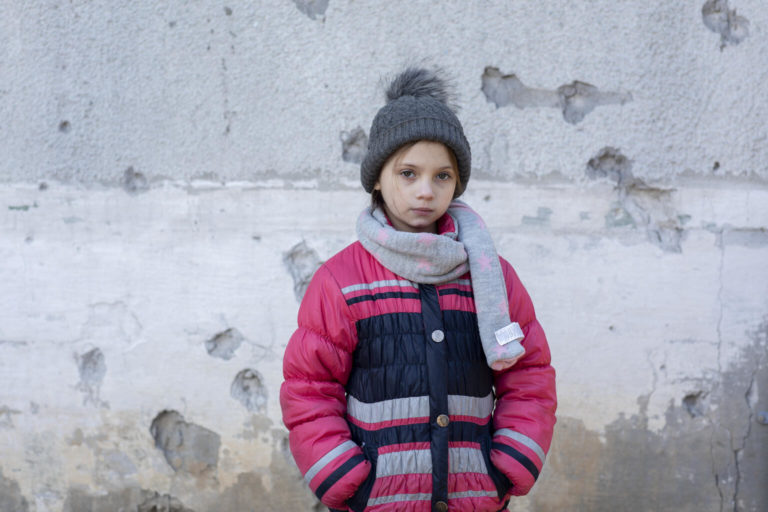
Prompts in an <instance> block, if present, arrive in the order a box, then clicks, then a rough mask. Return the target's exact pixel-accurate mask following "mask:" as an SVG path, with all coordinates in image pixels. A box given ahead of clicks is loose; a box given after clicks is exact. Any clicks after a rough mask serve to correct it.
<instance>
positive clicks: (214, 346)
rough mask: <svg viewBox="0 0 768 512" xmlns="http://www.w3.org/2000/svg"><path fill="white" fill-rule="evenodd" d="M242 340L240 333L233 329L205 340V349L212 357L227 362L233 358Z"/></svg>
mask: <svg viewBox="0 0 768 512" xmlns="http://www.w3.org/2000/svg"><path fill="white" fill-rule="evenodd" d="M244 339H245V338H243V335H242V334H240V331H238V330H237V329H235V328H229V329H227V330H226V331H223V332H220V333H219V334H217V335H216V336H214V337H213V338H211V339H209V340H206V342H205V349H206V350H207V351H208V354H210V355H211V356H213V357H218V358H219V359H225V360H229V359H232V357H234V355H235V351H237V349H238V348H239V347H240V345H241V344H242V343H243V340H244Z"/></svg>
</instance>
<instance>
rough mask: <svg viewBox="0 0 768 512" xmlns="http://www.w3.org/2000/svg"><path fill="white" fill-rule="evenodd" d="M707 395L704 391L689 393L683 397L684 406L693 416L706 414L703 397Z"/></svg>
mask: <svg viewBox="0 0 768 512" xmlns="http://www.w3.org/2000/svg"><path fill="white" fill-rule="evenodd" d="M705 396H706V395H705V394H704V392H703V391H696V392H695V393H689V394H687V395H685V396H684V397H683V407H684V408H685V410H686V411H688V414H689V415H690V416H691V418H696V417H698V416H704V412H705V406H704V403H703V398H704V397H705Z"/></svg>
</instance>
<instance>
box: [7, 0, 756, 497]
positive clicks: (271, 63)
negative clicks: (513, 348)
mask: <svg viewBox="0 0 768 512" xmlns="http://www.w3.org/2000/svg"><path fill="white" fill-rule="evenodd" d="M767 34H768V10H766V9H765V5H764V4H763V3H762V2H759V1H758V0H730V1H728V0H723V1H720V0H717V1H715V0H708V1H706V2H704V1H703V0H699V1H686V2H662V1H660V0H657V1H654V2H639V1H633V2H614V1H609V0H596V1H593V2H566V1H562V0H558V1H556V2H545V3H542V2H533V1H518V2H504V1H489V2H465V1H459V0H452V1H441V2H436V1H427V0H419V1H414V2H404V1H403V2H374V1H360V0H356V1H353V0H326V1H304V0H301V1H300V0H293V1H291V0H280V1H278V0H272V1H269V2H251V3H249V4H247V5H246V4H244V3H241V2H232V3H229V4H227V3H224V4H220V3H216V4H213V3H210V2H179V1H170V2H159V1H145V2H106V1H84V0H71V1H62V0H50V1H42V0H38V1H35V2H21V1H13V0H10V1H5V2H0V121H1V122H0V154H1V155H2V158H0V283H2V293H0V454H2V456H0V511H2V512H6V511H10V512H17V511H25V512H26V511H31V512H42V511H67V512H89V511H110V512H113V511H115V510H126V511H129V510H130V511H140V512H149V511H159V510H163V511H186V512H189V511H194V512H201V511H209V510H217V511H222V512H241V511H251V510H289V511H294V510H295V511H311V510H320V508H319V506H318V505H317V502H316V500H315V499H314V498H313V497H312V496H311V494H310V493H309V491H308V490H306V489H305V487H304V486H303V484H302V481H301V479H300V475H299V474H298V471H297V470H296V469H295V467H294V465H293V462H292V460H291V458H290V455H289V454H288V452H287V448H286V446H287V439H286V432H285V429H284V427H283V426H282V424H281V421H280V410H279V404H278V401H277V396H278V388H279V385H280V382H281V368H280V366H281V355H282V352H283V349H284V346H285V344H286V342H287V340H288V337H289V336H290V334H291V332H292V329H293V327H294V322H295V314H296V310H297V307H298V300H297V299H298V298H299V297H301V295H302V294H303V291H304V289H305V287H306V284H307V280H308V279H309V277H310V276H311V274H312V272H313V271H314V269H315V268H316V266H317V265H318V264H320V262H322V261H323V260H325V259H326V258H328V257H329V256H330V255H332V254H333V253H334V252H335V251H337V250H339V249H341V248H342V247H343V246H344V245H346V244H347V243H349V242H350V241H352V240H353V238H354V229H353V224H354V219H355V217H356V215H357V213H358V211H359V210H360V208H362V206H363V205H364V204H365V203H366V201H367V198H366V197H365V196H364V194H363V192H362V191H361V190H360V186H359V182H358V164H357V162H359V161H360V159H361V158H362V152H363V149H364V147H365V143H366V140H367V135H366V133H367V127H368V126H369V125H370V121H371V119H372V117H373V115H374V113H375V112H376V110H377V109H378V108H379V106H380V105H381V104H382V93H381V89H380V88H377V84H378V82H379V79H380V76H381V75H382V74H386V73H390V72H393V71H396V70H398V69H399V68H400V67H401V66H402V64H404V63H406V62H408V61H412V60H418V59H420V58H424V57H426V58H429V59H430V62H432V63H434V64H438V65H441V66H443V67H444V68H446V69H448V70H449V71H450V72H451V74H452V75H453V76H454V78H455V82H456V85H457V90H458V93H459V96H460V100H461V104H462V105H463V110H462V112H461V119H462V120H463V122H464V125H465V129H466V132H467V135H468V138H469V140H470V142H471V144H472V148H473V156H474V161H473V174H472V180H471V182H470V184H469V189H468V191H467V193H466V199H467V200H468V201H469V202H470V204H472V205H473V206H474V207H475V208H476V209H478V210H479V211H480V213H481V214H482V215H483V216H484V217H485V218H486V221H487V223H488V225H489V227H490V229H491V230H492V231H493V233H494V235H495V238H496V240H497V243H498V246H499V251H500V252H501V253H502V254H503V255H505V256H506V257H507V258H508V259H509V260H510V261H512V263H513V264H514V265H515V267H516V268H517V270H518V272H519V274H520V275H521V277H522V278H523V281H524V282H525V283H526V285H527V286H528V288H529V291H530V292H531V295H532V296H533V298H534V303H535V304H536V305H537V308H538V314H539V317H540V319H541V321H542V323H543V325H544V326H545V328H546V330H547V333H548V336H549V339H550V344H551V347H552V352H553V357H554V364H555V366H556V368H557V370H558V387H559V397H560V409H559V422H558V425H557V429H556V437H555V441H554V444H553V447H552V450H551V451H550V454H549V456H548V464H547V466H546V469H545V471H544V472H543V474H542V476H541V478H540V481H539V483H538V484H537V487H536V488H535V489H534V492H533V493H532V494H531V495H530V496H528V497H525V498H521V499H518V500H515V501H514V502H513V503H512V504H511V506H510V509H511V510H515V511H520V512H523V511H525V512H528V511H531V512H533V511H548V510H571V511H602V510H606V511H608V510H611V511H612V510H632V511H634V510H637V511H663V510H675V511H697V512H699V511H723V510H728V511H763V510H766V507H768V477H766V475H768V355H766V352H767V351H768V265H766V261H768V231H767V230H768V165H767V164H766V162H768V128H766V126H768V125H766V122H765V120H766V119H768V100H766V98H768V67H766V66H765V55H766V54H768V36H767Z"/></svg>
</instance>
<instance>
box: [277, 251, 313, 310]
mask: <svg viewBox="0 0 768 512" xmlns="http://www.w3.org/2000/svg"><path fill="white" fill-rule="evenodd" d="M283 263H284V264H285V267H286V268H287V269H288V272H289V273H290V274H291V277H292V278H293V294H294V295H295V296H296V300H297V301H299V302H301V299H302V297H304V292H306V291H307V286H309V282H310V281H311V280H312V276H313V275H315V271H316V270H317V269H318V268H319V267H320V265H321V264H322V262H321V261H320V257H319V256H318V255H317V252H316V251H315V250H314V249H312V248H311V247H309V246H308V245H307V243H306V242H305V241H304V240H302V241H301V242H299V243H297V244H296V245H294V246H293V247H291V248H290V249H289V250H288V252H286V253H284V254H283Z"/></svg>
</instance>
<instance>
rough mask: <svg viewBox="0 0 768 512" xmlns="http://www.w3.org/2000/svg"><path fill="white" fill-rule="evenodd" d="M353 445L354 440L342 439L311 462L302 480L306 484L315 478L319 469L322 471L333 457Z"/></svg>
mask: <svg viewBox="0 0 768 512" xmlns="http://www.w3.org/2000/svg"><path fill="white" fill-rule="evenodd" d="M355 446H357V445H356V444H355V442H354V441H344V442H343V443H341V444H340V445H339V446H337V447H336V448H334V449H333V450H331V451H329V452H328V453H326V454H325V455H323V456H322V457H320V460H318V461H317V462H315V463H314V464H312V467H311V468H309V471H307V473H306V474H305V475H304V481H305V482H307V485H309V482H311V481H312V479H313V478H315V476H316V475H317V474H318V473H319V472H320V471H322V469H323V468H324V467H325V466H327V465H328V464H329V463H330V462H331V461H332V460H333V459H335V458H336V457H338V456H339V455H341V454H342V453H344V452H345V451H347V450H350V449H352V448H354V447H355Z"/></svg>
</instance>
